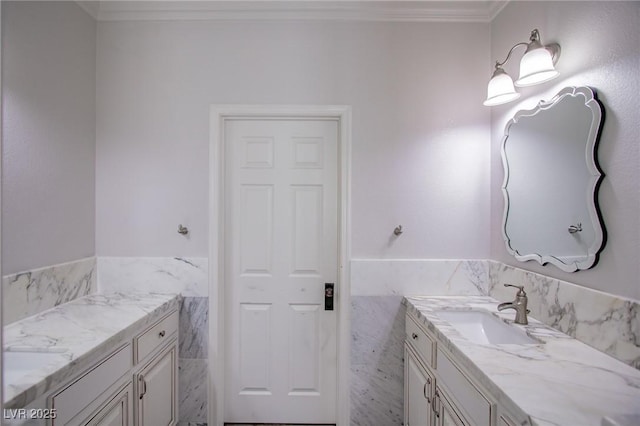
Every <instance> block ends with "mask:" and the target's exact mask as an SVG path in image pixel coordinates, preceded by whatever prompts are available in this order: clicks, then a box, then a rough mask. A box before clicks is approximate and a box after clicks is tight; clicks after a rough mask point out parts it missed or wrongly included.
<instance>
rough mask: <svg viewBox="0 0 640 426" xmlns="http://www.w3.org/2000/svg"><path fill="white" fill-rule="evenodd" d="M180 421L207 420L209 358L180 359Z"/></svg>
mask: <svg viewBox="0 0 640 426" xmlns="http://www.w3.org/2000/svg"><path fill="white" fill-rule="evenodd" d="M178 386H179V389H178V395H179V397H180V403H179V407H178V413H179V415H180V422H181V423H182V422H191V423H203V422H204V423H206V421H207V405H208V404H207V401H208V398H207V360H206V359H180V361H179V374H178Z"/></svg>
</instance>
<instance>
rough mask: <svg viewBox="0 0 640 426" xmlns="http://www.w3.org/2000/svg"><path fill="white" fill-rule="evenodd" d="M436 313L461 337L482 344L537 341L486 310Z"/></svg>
mask: <svg viewBox="0 0 640 426" xmlns="http://www.w3.org/2000/svg"><path fill="white" fill-rule="evenodd" d="M436 314H437V315H438V316H439V317H440V318H441V319H443V320H445V321H447V322H448V323H450V324H451V325H452V326H453V328H455V329H456V330H457V331H458V332H459V333H460V334H461V335H462V336H463V337H465V338H467V339H468V340H471V341H472V342H474V343H479V344H482V345H501V344H520V345H524V344H534V343H538V342H537V341H535V340H534V339H532V338H531V337H529V336H527V335H526V334H525V333H524V332H522V330H519V329H517V328H515V327H513V326H511V325H509V324H507V323H506V322H504V321H502V320H500V319H499V318H497V317H495V316H493V315H492V314H491V313H490V312H487V311H477V310H476V311H438V312H436Z"/></svg>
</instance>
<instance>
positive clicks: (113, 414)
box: [87, 382, 133, 426]
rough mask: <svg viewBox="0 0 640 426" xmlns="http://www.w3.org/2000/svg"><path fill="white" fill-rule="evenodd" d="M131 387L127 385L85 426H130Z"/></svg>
mask: <svg viewBox="0 0 640 426" xmlns="http://www.w3.org/2000/svg"><path fill="white" fill-rule="evenodd" d="M132 395H133V385H132V384H131V382H129V383H128V384H127V386H125V387H124V388H123V389H122V390H121V391H120V392H118V394H117V395H116V396H115V397H114V398H113V399H111V400H110V401H109V402H108V403H107V404H106V405H105V406H104V407H103V408H102V409H101V410H100V411H99V412H98V414H96V416H95V417H93V418H92V419H91V420H90V421H89V422H88V423H87V426H131V424H132V420H133V418H132V417H133V416H132V404H131V403H132V399H133V398H132Z"/></svg>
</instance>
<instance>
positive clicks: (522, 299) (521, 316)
mask: <svg viewBox="0 0 640 426" xmlns="http://www.w3.org/2000/svg"><path fill="white" fill-rule="evenodd" d="M504 286H505V287H515V288H519V289H520V290H519V291H518V294H516V300H514V301H513V302H505V303H501V304H499V305H498V310H499V311H504V310H505V309H514V310H515V311H516V319H515V320H514V322H515V323H516V324H523V325H527V324H529V321H527V314H528V313H529V312H531V311H530V310H528V309H527V301H528V299H527V293H525V291H524V286H522V285H513V284H505V285H504Z"/></svg>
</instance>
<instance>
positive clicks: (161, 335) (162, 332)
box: [158, 330, 167, 337]
mask: <svg viewBox="0 0 640 426" xmlns="http://www.w3.org/2000/svg"><path fill="white" fill-rule="evenodd" d="M165 334H167V332H166V331H164V330H162V331H161V332H160V333H158V336H160V337H164V335H165Z"/></svg>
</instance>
